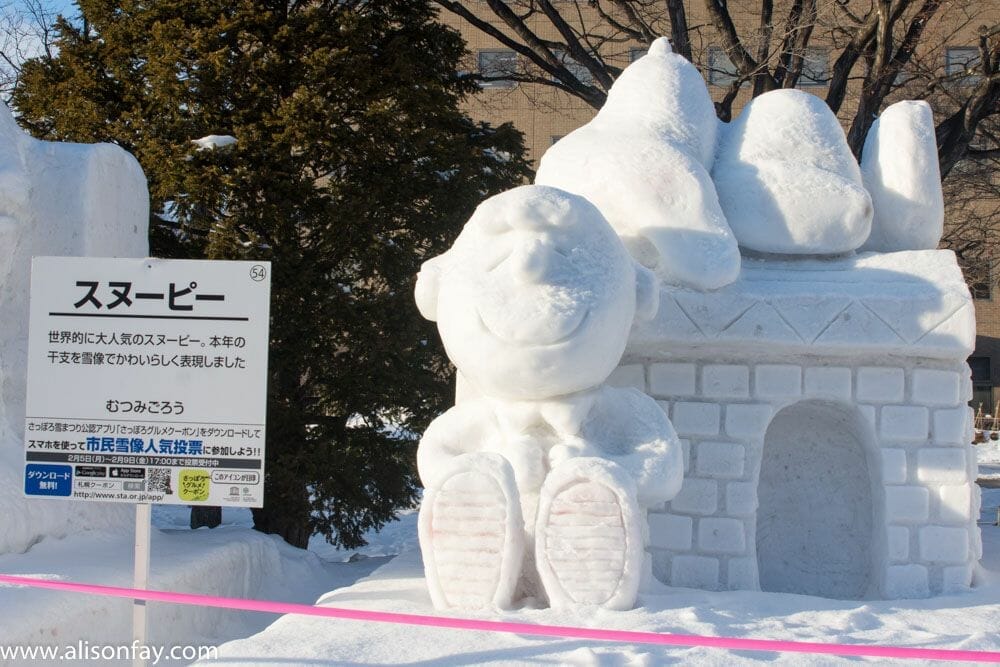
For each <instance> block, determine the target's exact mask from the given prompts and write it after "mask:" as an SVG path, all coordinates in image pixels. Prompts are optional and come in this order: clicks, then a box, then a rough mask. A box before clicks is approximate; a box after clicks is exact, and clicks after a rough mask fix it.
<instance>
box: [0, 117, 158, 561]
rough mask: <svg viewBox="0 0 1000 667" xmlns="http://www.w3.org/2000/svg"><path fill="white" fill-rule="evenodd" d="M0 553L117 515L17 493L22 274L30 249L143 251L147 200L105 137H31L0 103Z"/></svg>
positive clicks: (141, 182)
mask: <svg viewBox="0 0 1000 667" xmlns="http://www.w3.org/2000/svg"><path fill="white" fill-rule="evenodd" d="M0 145H2V148H0V284H2V285H3V290H2V291H0V507H3V510H4V511H3V513H2V514H0V553H6V552H11V551H23V550H25V549H27V548H28V547H30V546H31V544H33V543H34V542H37V541H38V540H39V539H40V538H41V537H43V536H45V535H63V534H66V532H68V531H69V530H70V529H72V528H79V527H86V526H94V525H108V524H110V523H114V522H118V521H123V520H127V513H126V511H125V508H124V507H106V506H102V505H97V504H94V503H89V504H83V503H56V502H51V501H39V500H27V499H25V498H24V497H23V496H22V492H21V490H22V488H23V472H22V471H23V460H24V454H23V444H22V434H23V429H24V399H25V373H26V368H27V336H28V331H27V329H28V282H29V276H30V266H31V258H32V257H33V256H40V255H83V256H97V257H112V256H116V257H145V256H146V255H147V253H148V245H147V240H146V237H147V228H148V220H149V199H148V195H147V194H146V192H147V191H146V179H145V176H144V175H143V173H142V169H141V168H140V167H139V164H138V163H137V162H136V161H135V159H134V158H132V156H130V155H129V154H128V153H126V152H125V151H124V150H122V149H121V148H118V147H117V146H113V145H110V144H96V145H82V144H68V143H54V142H47V141H39V140H37V139H34V138H32V137H30V136H28V135H27V134H25V133H23V132H22V131H21V129H20V128H19V127H18V126H17V123H16V122H15V121H14V118H13V116H11V113H10V111H8V110H7V108H6V107H5V106H3V105H0Z"/></svg>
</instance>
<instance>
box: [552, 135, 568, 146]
mask: <svg viewBox="0 0 1000 667" xmlns="http://www.w3.org/2000/svg"><path fill="white" fill-rule="evenodd" d="M565 136H566V135H565V134H553V135H552V136H551V137H549V146H555V145H556V143H557V142H558V141H559V140H560V139H562V138H563V137H565Z"/></svg>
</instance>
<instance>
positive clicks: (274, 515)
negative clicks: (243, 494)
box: [252, 507, 312, 549]
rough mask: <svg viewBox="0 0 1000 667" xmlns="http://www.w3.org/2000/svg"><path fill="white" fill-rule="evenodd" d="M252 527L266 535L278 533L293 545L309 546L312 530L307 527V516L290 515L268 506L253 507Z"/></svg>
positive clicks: (302, 547) (301, 547)
mask: <svg viewBox="0 0 1000 667" xmlns="http://www.w3.org/2000/svg"><path fill="white" fill-rule="evenodd" d="M252 511H253V527H254V530H259V531H260V532H262V533H267V534H268V535H280V536H281V538H282V539H283V540H285V541H286V542H288V543H289V544H291V545H292V546H293V547H298V548H299V549H305V548H307V547H308V546H309V538H310V537H312V531H311V530H310V529H309V519H308V516H303V515H299V514H295V515H294V516H293V515H290V514H289V513H288V512H282V511H280V510H279V511H274V510H271V509H269V508H268V507H263V508H260V509H256V508H255V509H254V510H252Z"/></svg>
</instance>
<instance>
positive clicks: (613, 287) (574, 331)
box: [416, 185, 659, 400]
mask: <svg viewBox="0 0 1000 667" xmlns="http://www.w3.org/2000/svg"><path fill="white" fill-rule="evenodd" d="M658 295H659V293H658V290H657V287H656V282H655V278H654V277H653V274H652V273H651V272H650V271H649V270H648V269H645V268H643V267H641V266H639V265H638V264H636V262H635V261H634V260H633V259H632V258H631V257H630V256H629V254H628V251H627V250H626V249H625V246H624V245H623V244H622V242H621V240H620V239H619V238H618V236H617V235H615V232H614V230H613V229H612V228H611V226H610V225H609V224H608V223H607V221H606V220H605V219H604V217H603V216H602V215H601V213H600V212H599V211H598V210H597V209H596V208H595V207H594V206H593V205H592V204H591V203H590V202H588V201H587V200H586V199H583V198H582V197H578V196H576V195H572V194H569V193H568V192H564V191H562V190H558V189H556V188H550V187H545V186H539V185H527V186H523V187H519V188H515V189H514V190H510V191H508V192H505V193H503V194H500V195H497V196H495V197H492V198H490V199H488V200H486V201H485V202H483V203H482V204H481V205H480V206H479V208H477V209H476V212H475V213H474V214H473V216H472V218H471V219H470V220H469V222H468V223H467V224H466V226H465V229H464V230H463V231H462V233H461V234H460V235H459V237H458V239H457V240H456V241H455V245H454V246H452V248H451V249H450V250H449V251H448V252H446V253H444V254H443V255H440V256H438V257H435V258H434V259H431V260H429V261H427V262H425V263H424V265H423V267H422V268H421V271H420V275H419V276H418V277H417V287H416V299H417V305H418V307H419V308H420V312H421V313H422V314H423V315H424V317H426V318H427V319H430V320H434V321H436V322H437V323H438V330H439V331H440V333H441V338H442V340H443V341H444V346H445V349H446V350H447V352H448V356H449V357H451V360H452V361H453V362H454V363H455V365H456V366H458V368H459V369H460V370H461V372H462V374H463V376H464V377H465V378H466V379H467V380H468V381H469V382H470V383H471V384H472V385H473V386H474V387H476V388H477V389H478V390H479V391H480V392H482V393H484V394H486V395H489V396H493V397H497V398H504V399H515V400H518V399H520V400H528V399H542V398H550V397H554V396H560V395H563V394H569V393H572V392H576V391H581V390H584V389H588V388H590V387H594V386H597V385H598V384H600V383H601V382H603V381H604V380H605V379H606V378H607V377H608V375H610V373H611V371H613V370H614V369H615V367H616V366H617V365H618V362H619V360H620V359H621V355H622V352H623V351H624V350H625V344H626V342H627V339H628V333H629V330H630V329H631V326H632V322H633V320H634V319H635V318H636V316H639V317H641V318H651V317H653V315H655V314H656V309H657V304H658Z"/></svg>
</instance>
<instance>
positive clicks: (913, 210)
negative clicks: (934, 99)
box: [861, 101, 944, 252]
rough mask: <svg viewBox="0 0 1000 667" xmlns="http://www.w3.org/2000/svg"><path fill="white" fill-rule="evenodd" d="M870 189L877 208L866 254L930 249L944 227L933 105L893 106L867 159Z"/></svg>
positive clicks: (869, 143)
mask: <svg viewBox="0 0 1000 667" xmlns="http://www.w3.org/2000/svg"><path fill="white" fill-rule="evenodd" d="M861 172H862V175H863V177H864V183H865V188H866V189H867V190H868V192H869V193H870V194H871V197H872V202H873V203H874V206H875V217H874V219H873V220H872V231H871V236H869V237H868V240H867V241H865V244H864V246H862V249H863V250H874V251H877V252H893V251H896V250H925V249H927V250H929V249H932V248H936V247H937V245H938V241H940V240H941V232H942V229H943V227H944V199H943V195H942V193H941V172H940V169H939V167H938V155H937V142H936V139H935V135H934V114H933V113H932V112H931V107H930V105H929V104H927V102H922V101H921V102H915V101H905V102H897V103H896V104H893V105H891V106H890V107H888V108H887V109H886V110H885V111H883V112H882V115H881V116H879V117H878V119H877V120H876V121H875V123H874V124H873V125H872V127H871V129H870V130H869V131H868V138H867V139H866V140H865V146H864V150H863V152H862V154H861Z"/></svg>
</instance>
